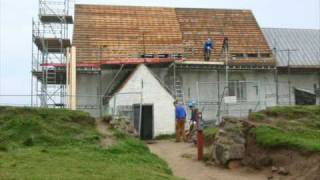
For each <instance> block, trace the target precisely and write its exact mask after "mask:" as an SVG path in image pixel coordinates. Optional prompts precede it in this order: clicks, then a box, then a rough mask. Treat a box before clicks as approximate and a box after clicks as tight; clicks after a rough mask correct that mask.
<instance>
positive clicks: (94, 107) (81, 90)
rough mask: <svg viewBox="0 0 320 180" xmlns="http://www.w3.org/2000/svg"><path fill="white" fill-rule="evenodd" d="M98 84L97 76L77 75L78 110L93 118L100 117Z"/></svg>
mask: <svg viewBox="0 0 320 180" xmlns="http://www.w3.org/2000/svg"><path fill="white" fill-rule="evenodd" d="M98 83H99V81H98V76H97V75H96V74H80V73H78V74H77V110H82V111H85V112H89V113H90V114H91V115H92V116H93V117H99V100H98V90H99V89H98V88H99V86H98Z"/></svg>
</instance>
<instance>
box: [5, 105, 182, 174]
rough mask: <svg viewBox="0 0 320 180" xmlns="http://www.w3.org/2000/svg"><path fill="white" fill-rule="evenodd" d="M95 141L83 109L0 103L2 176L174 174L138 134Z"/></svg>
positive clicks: (90, 119) (90, 123) (92, 128)
mask: <svg viewBox="0 0 320 180" xmlns="http://www.w3.org/2000/svg"><path fill="white" fill-rule="evenodd" d="M115 136H116V139H117V144H116V145H114V146H112V147H111V148H109V149H107V150H105V149H102V148H100V147H99V145H98V144H99V143H98V142H99V140H100V138H101V136H100V134H98V132H97V131H96V128H95V120H94V119H93V118H92V117H90V116H89V115H88V114H87V113H84V112H80V111H68V110H62V109H37V108H34V109H31V108H13V107H0V159H1V161H0V179H154V180H158V179H176V178H174V177H173V176H172V175H171V174H172V173H171V170H170V169H169V168H168V166H167V164H166V163H165V162H164V161H163V160H161V159H159V158H158V157H157V156H155V155H153V154H152V153H150V151H149V149H148V148H147V147H146V146H145V144H144V143H143V142H141V141H139V140H137V139H134V138H130V137H127V136H125V135H123V134H120V133H116V134H115Z"/></svg>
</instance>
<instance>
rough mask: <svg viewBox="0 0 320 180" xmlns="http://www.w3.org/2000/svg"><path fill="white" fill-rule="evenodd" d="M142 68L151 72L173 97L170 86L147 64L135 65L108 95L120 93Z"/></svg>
mask: <svg viewBox="0 0 320 180" xmlns="http://www.w3.org/2000/svg"><path fill="white" fill-rule="evenodd" d="M141 68H145V69H146V70H147V71H148V72H149V74H150V75H151V76H152V77H153V78H154V79H155V80H156V81H157V82H158V83H159V84H160V86H161V87H162V88H163V89H164V90H165V91H166V92H167V93H168V94H169V95H170V96H171V97H172V98H174V97H173V94H172V92H171V91H170V90H169V88H168V87H167V86H166V85H165V84H164V83H163V82H162V81H161V80H160V79H159V78H158V77H157V76H156V74H155V73H153V72H152V71H151V70H150V69H149V68H148V67H147V66H146V65H145V64H139V65H138V66H136V67H135V69H134V70H133V71H132V72H129V73H128V74H127V76H126V77H125V78H124V79H123V80H120V81H119V82H118V86H117V87H115V89H114V90H113V91H112V92H110V94H109V95H108V97H112V96H114V95H115V94H117V93H119V92H120V91H121V90H122V89H123V88H124V86H126V84H127V83H128V82H129V81H130V80H131V79H132V77H133V75H134V74H135V73H137V72H138V70H139V69H141ZM109 100H110V99H107V101H109Z"/></svg>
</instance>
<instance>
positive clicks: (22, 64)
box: [0, 0, 320, 105]
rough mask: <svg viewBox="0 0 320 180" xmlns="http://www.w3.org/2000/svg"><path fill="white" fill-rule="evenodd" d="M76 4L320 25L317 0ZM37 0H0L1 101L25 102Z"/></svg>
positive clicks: (85, 0)
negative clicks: (229, 13)
mask: <svg viewBox="0 0 320 180" xmlns="http://www.w3.org/2000/svg"><path fill="white" fill-rule="evenodd" d="M76 3H79V4H108V5H139V6H162V7H192V8H231V9H250V10H252V11H253V13H254V15H255V17H256V19H257V21H258V23H259V25H260V26H261V27H279V28H303V29H320V0H304V1H303V0H161V1H160V0H148V1H146V0H77V1H76ZM37 13H38V0H15V1H13V0H0V104H7V103H8V104H13V105H14V104H16V105H18V104H21V105H27V104H28V103H29V101H30V98H27V97H19V98H17V97H3V96H1V95H8V94H10V95H28V94H31V93H30V90H31V73H30V71H31V46H32V18H37Z"/></svg>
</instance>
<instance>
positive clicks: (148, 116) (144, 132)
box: [133, 104, 153, 140]
mask: <svg viewBox="0 0 320 180" xmlns="http://www.w3.org/2000/svg"><path fill="white" fill-rule="evenodd" d="M133 109H134V127H135V129H136V130H137V131H138V132H139V130H140V138H141V139H143V140H150V139H152V138H153V105H142V111H141V113H142V114H141V124H140V123H139V121H140V118H139V117H140V105H139V104H135V105H134V106H133ZM139 125H141V126H140V127H139Z"/></svg>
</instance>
